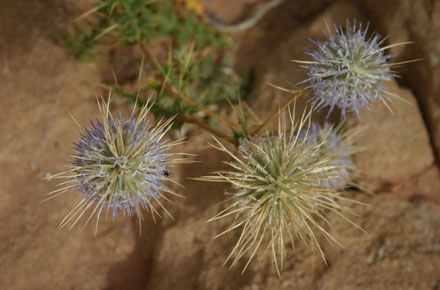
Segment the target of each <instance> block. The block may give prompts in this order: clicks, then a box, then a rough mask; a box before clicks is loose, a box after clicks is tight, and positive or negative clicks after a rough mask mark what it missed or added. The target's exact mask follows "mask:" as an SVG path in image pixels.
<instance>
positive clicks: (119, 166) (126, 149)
mask: <svg viewBox="0 0 440 290" xmlns="http://www.w3.org/2000/svg"><path fill="white" fill-rule="evenodd" d="M98 105H99V108H100V111H101V114H102V121H100V120H96V122H93V121H91V126H90V127H89V128H85V129H84V131H83V132H82V133H80V139H79V141H78V143H74V145H75V152H74V155H73V161H72V163H73V166H71V168H70V169H68V170H66V171H64V172H61V173H59V174H55V175H52V176H51V177H49V178H62V179H67V181H65V182H62V183H60V185H61V186H62V187H61V188H59V189H57V190H55V191H53V192H51V193H49V195H51V197H50V198H52V197H53V196H56V195H59V194H62V193H64V192H66V191H68V190H74V191H79V192H80V193H81V195H82V199H81V201H80V202H79V203H78V205H77V206H76V207H75V208H74V209H73V210H72V211H71V212H70V213H69V214H68V215H67V216H66V217H65V218H64V220H63V221H62V222H61V223H60V227H63V226H65V225H66V224H68V223H69V222H71V221H72V226H71V227H73V226H74V225H75V224H76V223H77V222H78V221H79V219H80V218H81V217H82V216H83V215H84V213H85V212H86V211H87V210H88V209H89V208H90V207H92V206H93V205H94V204H95V206H94V207H93V211H92V213H91V215H90V217H89V218H88V220H87V222H86V224H87V223H88V222H89V221H90V219H91V218H92V217H93V216H94V215H95V214H96V216H97V221H96V226H98V221H99V217H100V214H101V212H102V211H103V210H105V211H106V212H107V214H108V213H109V211H111V213H112V217H113V218H115V217H116V216H117V214H118V212H119V211H121V212H123V214H124V215H125V214H128V215H129V216H132V215H134V214H136V215H138V217H139V219H141V218H142V212H141V209H146V210H147V211H148V210H150V211H151V212H152V215H153V218H154V215H155V214H158V215H159V213H158V212H157V210H155V208H154V207H153V203H152V201H153V200H155V201H156V202H157V203H158V204H159V205H160V206H161V207H162V208H163V209H164V210H165V212H166V213H168V211H167V210H166V209H165V207H164V206H163V205H162V204H161V201H160V200H161V199H165V200H168V198H167V197H165V195H164V194H163V192H167V193H170V194H173V195H177V194H176V193H175V192H174V191H172V190H171V189H170V188H168V187H167V186H166V185H165V184H164V182H165V181H166V180H170V178H169V174H168V170H169V167H170V166H172V164H174V163H178V162H182V161H184V159H176V158H174V157H175V155H176V154H175V153H169V152H168V151H169V150H170V149H171V148H172V147H173V146H175V145H177V144H179V143H181V141H180V140H178V141H175V142H167V141H163V140H162V138H163V136H164V134H165V133H166V132H167V130H168V129H169V128H170V126H171V125H170V124H171V120H168V121H165V122H161V121H160V122H158V123H157V124H155V125H154V126H153V125H151V124H150V122H149V120H147V119H146V118H147V114H148V112H149V109H150V108H151V106H148V104H147V105H146V106H144V107H143V108H142V109H140V111H139V112H138V113H137V114H136V113H135V110H136V108H134V110H133V113H132V116H131V118H129V119H122V117H121V114H119V115H118V117H117V118H113V116H112V115H111V113H110V110H109V105H110V101H109V102H105V101H103V100H101V101H98ZM66 185H67V186H66ZM168 214H169V213H168ZM159 216H160V215H159Z"/></svg>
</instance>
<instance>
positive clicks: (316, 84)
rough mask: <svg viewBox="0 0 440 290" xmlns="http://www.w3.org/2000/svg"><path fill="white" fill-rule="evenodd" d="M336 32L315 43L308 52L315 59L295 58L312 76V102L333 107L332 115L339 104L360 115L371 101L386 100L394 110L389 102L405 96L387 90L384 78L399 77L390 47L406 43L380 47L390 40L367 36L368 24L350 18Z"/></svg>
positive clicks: (376, 35)
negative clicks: (388, 52)
mask: <svg viewBox="0 0 440 290" xmlns="http://www.w3.org/2000/svg"><path fill="white" fill-rule="evenodd" d="M335 31H336V34H335V35H334V36H332V35H331V34H330V30H329V32H328V33H326V38H327V39H326V40H325V41H323V42H320V41H314V40H312V42H313V43H314V44H315V45H316V46H317V49H316V50H314V51H307V52H306V53H307V54H308V55H309V56H311V57H312V60H311V61H295V62H298V63H302V64H303V66H302V67H303V68H305V69H306V70H307V73H308V76H309V78H308V79H306V80H305V81H303V82H308V83H309V86H308V87H307V88H311V89H312V90H313V92H314V96H313V97H312V100H311V101H312V102H313V103H314V104H315V105H316V109H319V108H322V107H327V106H329V107H330V109H329V114H330V112H331V111H332V110H333V109H334V107H338V108H339V109H340V110H341V112H342V118H345V115H346V112H347V111H348V112H354V113H355V114H356V115H357V117H359V110H360V108H361V107H366V108H369V105H370V103H371V102H373V101H375V100H380V101H382V102H383V103H384V104H385V105H386V106H387V108H388V109H389V110H390V111H391V109H390V107H389V105H388V103H387V102H388V101H392V100H393V99H401V98H400V97H399V96H396V95H395V94H393V93H390V92H388V91H387V89H386V87H385V85H384V84H383V83H382V81H388V80H390V79H392V78H393V77H395V76H396V74H395V72H393V71H391V70H390V68H391V67H392V66H394V65H397V63H391V62H390V58H391V55H388V54H385V50H386V49H387V48H390V47H393V46H397V45H401V44H406V43H398V44H394V45H389V46H387V47H382V48H381V47H380V46H381V44H382V43H383V42H384V41H385V40H386V39H387V38H386V37H385V38H381V36H380V35H379V34H374V35H372V36H370V37H367V32H368V25H367V27H366V28H365V29H364V30H362V24H360V25H359V27H356V21H354V23H353V26H351V25H350V23H349V22H348V21H347V25H346V27H337V26H335Z"/></svg>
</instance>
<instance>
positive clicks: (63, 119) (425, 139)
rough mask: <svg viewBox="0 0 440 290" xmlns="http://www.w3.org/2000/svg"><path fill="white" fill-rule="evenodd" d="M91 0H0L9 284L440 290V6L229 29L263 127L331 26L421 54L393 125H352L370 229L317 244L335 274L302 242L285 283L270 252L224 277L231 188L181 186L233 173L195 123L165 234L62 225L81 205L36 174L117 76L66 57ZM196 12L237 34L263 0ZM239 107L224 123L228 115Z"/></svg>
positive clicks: (377, 110)
mask: <svg viewBox="0 0 440 290" xmlns="http://www.w3.org/2000/svg"><path fill="white" fill-rule="evenodd" d="M95 2H96V1H94V0H80V1H73V0H57V1H55V0H53V1H49V0H27V1H23V0H16V1H11V0H0V133H1V134H0V136H1V138H0V173H1V174H0V289H8V290H11V289H107V290H110V289H112V290H116V289H133V290H137V289H248V290H257V289H433V290H434V289H440V227H439V224H440V205H439V202H440V178H439V177H440V175H439V160H440V74H439V71H440V1H436V0H417V1H413V0H380V1H379V0H359V1H354V0H353V1H342V0H341V1H329V0H312V1H305V0H287V1H284V3H281V4H279V5H278V6H276V7H274V8H273V9H271V10H270V11H268V12H267V13H266V14H265V15H264V17H263V18H262V19H261V20H260V21H259V22H258V23H257V24H256V25H254V26H252V27H250V28H249V29H246V30H245V31H241V32H231V33H228V34H229V35H230V37H231V38H232V39H233V41H234V42H235V46H234V48H233V56H234V57H233V60H234V62H233V66H234V68H235V69H236V70H237V71H240V70H245V71H246V73H247V77H246V84H245V87H246V90H248V91H249V92H250V95H251V97H249V99H248V100H247V103H248V104H249V106H250V107H251V108H252V109H253V110H254V111H255V112H256V113H257V115H258V116H260V117H263V116H268V115H270V114H271V112H273V111H274V110H276V109H277V108H278V106H279V104H282V103H284V102H286V101H287V100H288V99H289V94H286V93H284V92H282V91H279V90H276V89H274V88H272V87H271V86H270V85H269V84H268V83H269V82H270V83H273V84H277V85H280V86H284V87H289V85H291V84H295V83H297V82H299V81H301V80H303V79H304V78H305V77H306V76H305V73H304V72H302V71H300V70H299V66H298V65H297V64H295V63H293V62H291V60H292V59H307V57H306V56H305V55H304V48H313V45H312V44H311V43H310V41H309V38H312V39H323V37H324V35H323V31H324V30H325V29H326V24H325V23H326V22H327V23H328V24H330V25H332V24H337V25H344V24H345V23H346V20H347V19H348V20H352V19H356V20H357V21H358V22H362V23H367V22H370V29H371V30H373V31H377V32H378V33H380V34H381V35H384V36H385V35H389V38H388V40H387V41H386V42H385V45H389V44H393V43H399V42H405V41H412V42H414V43H413V44H411V45H405V46H397V47H393V48H392V49H391V50H390V52H389V53H391V54H394V56H393V59H392V60H393V61H395V62H398V61H404V60H411V59H418V58H422V59H423V60H422V61H418V62H416V63H411V64H406V65H403V66H401V67H399V68H397V71H398V72H399V73H400V75H401V78H399V79H397V80H396V81H392V82H390V83H388V84H387V86H388V87H389V89H390V91H392V92H393V93H396V94H399V95H400V96H402V97H403V98H405V99H406V100H408V101H410V102H411V103H412V104H413V105H406V104H403V103H393V104H392V108H393V111H394V113H395V115H394V116H393V115H392V114H390V112H389V111H387V109H386V108H385V107H384V106H383V105H382V104H377V105H374V106H373V108H372V113H371V114H369V113H368V112H362V116H361V119H360V120H356V119H353V120H349V122H354V123H359V124H361V125H368V131H367V132H366V134H365V135H364V136H363V137H362V139H361V142H363V143H362V144H366V145H367V146H368V148H369V149H368V150H367V151H364V152H362V153H360V154H358V155H357V156H356V160H355V162H356V166H357V167H358V168H359V170H360V172H362V176H363V178H362V185H363V186H364V187H365V188H367V189H368V191H369V192H370V193H369V194H366V193H360V192H358V191H354V190H353V191H350V192H348V193H347V195H349V196H350V197H351V198H354V199H356V200H359V201H362V202H365V203H368V204H370V206H368V207H365V206H356V207H355V210H356V212H357V213H358V214H359V216H356V217H353V221H354V222H356V223H357V224H358V225H360V226H361V227H362V228H363V229H365V231H366V232H367V233H366V234H365V233H362V232H360V231H359V230H357V229H356V228H354V227H353V226H352V225H350V224H349V223H347V222H345V221H343V220H341V219H340V218H338V216H336V215H334V214H330V215H329V220H330V222H331V223H332V225H333V226H334V227H335V230H336V231H337V232H338V233H339V236H338V238H339V240H340V241H341V242H342V244H343V245H344V247H343V248H340V247H338V246H332V245H330V244H328V243H327V242H326V241H325V239H324V237H322V236H319V237H318V238H319V239H320V241H321V242H322V244H323V249H324V252H325V253H326V255H327V257H328V265H325V264H324V263H323V261H322V259H321V258H320V256H319V254H317V253H313V252H312V251H311V250H310V249H309V248H308V247H305V246H304V245H302V244H301V243H298V244H297V245H296V249H295V250H292V249H290V248H289V250H288V251H287V259H286V261H285V265H284V267H283V269H282V271H283V272H282V276H281V278H278V277H277V275H276V272H275V270H274V269H273V267H272V265H271V259H270V257H266V259H263V260H262V261H261V262H260V263H258V260H255V261H254V262H253V263H252V264H251V266H250V267H249V269H248V270H247V271H246V272H245V273H244V274H243V275H241V274H240V273H241V269H242V267H243V266H244V263H245V262H246V261H245V260H244V261H242V262H241V263H239V264H238V265H236V266H235V267H233V268H232V269H231V270H229V269H228V267H227V266H225V267H222V264H223V262H224V260H225V259H226V257H227V256H228V254H229V252H230V250H231V249H232V247H233V245H234V241H235V240H236V239H237V237H238V236H237V233H235V234H234V233H231V234H229V235H225V236H223V237H221V238H219V239H216V240H213V237H214V236H215V235H217V234H218V233H220V232H221V231H222V229H224V228H225V227H226V226H227V224H224V222H218V223H210V224H207V223H206V221H207V220H208V219H209V218H210V217H212V216H213V215H214V214H215V213H217V212H218V211H219V210H220V209H221V208H223V205H221V204H219V202H221V201H223V200H224V199H225V197H224V190H225V189H227V188H226V187H225V186H222V185H218V184H214V185H213V184H204V183H201V182H198V181H193V180H189V179H186V177H198V176H200V175H206V174H208V173H210V172H212V171H214V170H216V169H219V168H224V165H222V164H221V161H222V160H225V158H226V157H225V156H224V155H223V154H221V153H218V152H216V151H215V150H212V149H208V146H206V144H207V141H210V140H211V139H210V136H209V134H207V133H205V132H202V131H200V130H197V129H195V130H193V131H192V132H190V133H189V136H188V143H186V144H185V145H183V146H181V148H179V150H182V151H184V152H189V153H194V154H197V155H198V157H197V160H201V161H203V162H202V163H197V164H190V165H185V166H181V167H179V168H177V169H176V171H175V172H174V173H173V175H174V177H175V178H176V179H177V180H178V181H179V182H181V183H182V184H183V185H184V186H185V189H184V190H183V192H182V194H183V195H184V196H185V198H184V199H178V200H174V199H173V201H174V202H175V203H176V204H175V205H171V206H169V207H168V208H170V211H171V213H172V214H173V216H174V218H175V221H173V220H171V219H169V218H164V219H163V220H160V221H159V222H158V223H157V224H155V223H154V222H153V221H152V220H151V219H149V218H148V217H149V216H148V215H146V220H145V221H144V222H143V224H142V235H139V231H138V225H137V224H136V222H135V221H134V220H133V219H131V218H129V217H124V216H122V215H121V216H119V217H118V218H117V219H116V220H115V221H107V222H104V221H103V222H102V223H101V226H100V228H99V230H98V232H97V234H96V235H95V234H94V224H90V225H88V226H86V227H85V228H84V229H81V226H79V227H76V228H74V229H73V230H72V231H68V230H67V229H58V227H57V226H58V224H59V222H60V221H61V219H62V218H63V217H64V216H65V215H66V214H67V213H68V212H69V211H70V210H71V209H72V208H73V206H74V205H75V204H76V203H77V202H78V200H79V199H78V198H79V197H78V196H77V195H70V194H66V195H63V196H62V197H59V198H56V199H53V200H51V201H48V202H44V203H41V200H43V199H44V198H45V194H46V193H48V192H50V191H52V190H54V186H55V182H53V181H45V180H42V178H43V177H45V176H47V174H50V173H56V172H59V171H61V170H63V168H64V167H63V166H64V164H67V163H68V162H69V156H68V155H69V154H70V152H72V148H73V146H72V142H74V141H76V139H77V133H76V132H77V127H76V125H75V123H74V122H73V120H72V119H71V117H70V115H69V113H71V114H72V115H73V116H75V119H76V120H77V121H78V122H79V123H80V124H81V125H86V124H87V122H88V119H89V118H90V119H93V118H96V117H98V107H97V105H96V96H97V95H104V96H106V95H107V94H108V92H107V91H106V90H105V89H102V88H101V87H99V86H98V85H96V84H97V83H100V82H104V83H106V82H109V80H112V74H111V69H110V66H109V63H108V62H100V61H95V62H83V61H80V60H78V59H77V58H75V57H73V56H71V55H69V54H68V52H67V51H66V48H65V47H63V46H62V45H60V42H59V41H57V39H58V38H57V37H58V36H59V33H60V31H63V30H64V29H66V27H67V26H69V25H70V23H71V21H72V20H73V19H74V18H75V17H78V16H79V15H81V14H82V13H84V12H85V11H87V10H89V9H90V8H91V7H93V4H94V3H95ZM178 2H179V3H176V5H183V4H185V3H184V2H185V1H178ZM182 2H183V4H182ZM186 2H187V3H186V6H184V8H185V7H186V9H193V10H194V11H195V12H196V13H198V15H197V17H200V18H209V19H215V20H216V22H217V23H222V24H236V23H240V22H242V21H244V20H246V19H248V18H249V17H252V15H254V14H255V13H257V12H258V11H259V9H261V7H263V6H264V5H265V4H267V3H268V2H269V1H267V0H234V1H232V0H200V1H195V0H194V1H186ZM191 3H192V4H191ZM194 3H196V4H197V5H196V4H194ZM191 5H192V6H191ZM194 5H195V6H194ZM191 7H197V9H194V8H191ZM102 53H104V54H107V56H108V57H109V59H110V60H111V61H110V65H111V68H113V69H114V70H115V71H116V73H117V75H118V79H119V81H120V83H121V84H122V85H126V86H134V85H135V82H136V76H137V72H138V70H139V63H140V62H141V58H142V55H141V53H140V52H139V51H137V50H136V49H133V48H124V47H116V48H112V49H107V50H103V52H102ZM112 109H113V111H114V112H117V111H125V112H127V111H130V104H127V103H125V102H122V101H121V102H115V103H114V104H113V106H112ZM229 111H230V110H227V109H223V111H222V113H223V114H224V115H229V116H231V117H232V116H233V114H232V113H230V112H229ZM324 113H325V112H324ZM324 113H323V114H324ZM325 114H326V113H325ZM325 114H324V115H325ZM318 115H319V114H318ZM316 118H319V116H317V117H316Z"/></svg>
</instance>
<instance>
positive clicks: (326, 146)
mask: <svg viewBox="0 0 440 290" xmlns="http://www.w3.org/2000/svg"><path fill="white" fill-rule="evenodd" d="M362 130H363V128H358V127H355V128H352V129H349V130H346V131H345V132H343V130H342V126H341V125H338V126H334V125H333V124H330V123H328V122H325V123H324V125H323V126H321V125H319V124H318V123H312V125H311V126H310V128H309V129H308V130H307V129H304V130H302V131H301V132H300V136H301V137H303V138H304V136H306V135H307V139H308V140H309V142H311V143H316V142H323V144H322V147H321V149H320V150H318V151H317V154H319V156H318V158H320V157H325V156H330V155H333V156H334V158H332V161H331V165H332V166H333V167H334V168H333V169H332V170H333V171H335V173H334V174H332V175H333V176H335V177H334V178H329V177H328V176H327V178H324V179H322V180H321V184H322V185H323V186H326V187H336V188H338V187H339V188H343V187H345V186H347V185H350V184H352V181H351V173H352V172H353V170H354V169H355V166H354V163H353V161H352V158H351V156H352V155H353V154H354V153H356V151H357V150H358V149H359V148H358V147H356V146H355V141H356V138H357V137H358V136H359V133H361V132H362Z"/></svg>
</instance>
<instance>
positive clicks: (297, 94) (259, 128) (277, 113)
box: [249, 85, 307, 136]
mask: <svg viewBox="0 0 440 290" xmlns="http://www.w3.org/2000/svg"><path fill="white" fill-rule="evenodd" d="M272 86H273V87H276V88H278V89H280V90H282V91H285V92H289V93H293V94H294V96H293V97H292V98H291V99H290V100H289V101H288V102H287V103H285V104H284V105H283V106H282V107H281V108H279V109H278V110H277V111H275V112H274V113H273V114H272V115H270V116H269V117H268V118H267V119H266V120H264V122H263V123H262V124H261V125H260V126H258V127H257V128H255V129H254V130H253V131H251V133H250V134H249V135H250V136H253V135H256V134H258V133H259V132H260V131H261V130H262V129H263V128H264V127H265V126H266V125H267V124H268V123H269V122H270V121H272V120H273V119H274V118H275V117H276V116H278V115H279V114H280V113H281V112H282V111H284V110H285V109H286V108H287V107H288V106H289V105H290V104H291V103H293V102H294V101H296V99H297V98H299V97H300V96H303V95H304V94H305V93H306V92H307V90H304V91H300V92H299V93H296V91H294V90H287V89H284V88H280V87H277V86H274V85H272Z"/></svg>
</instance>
